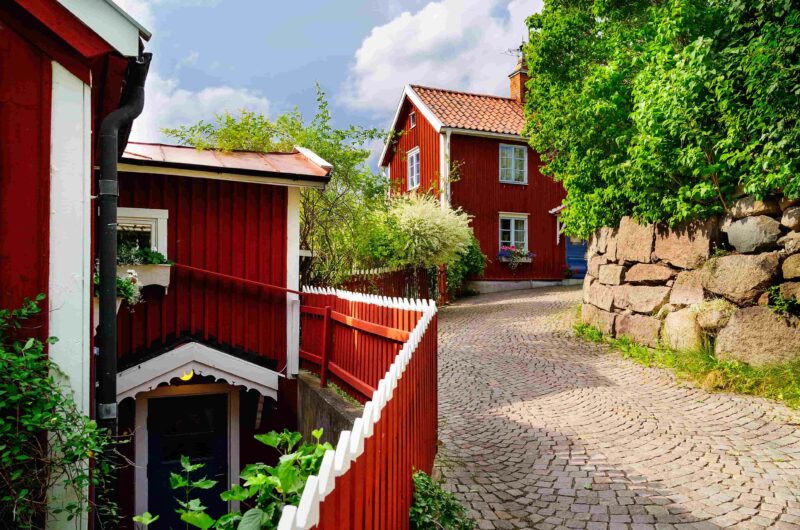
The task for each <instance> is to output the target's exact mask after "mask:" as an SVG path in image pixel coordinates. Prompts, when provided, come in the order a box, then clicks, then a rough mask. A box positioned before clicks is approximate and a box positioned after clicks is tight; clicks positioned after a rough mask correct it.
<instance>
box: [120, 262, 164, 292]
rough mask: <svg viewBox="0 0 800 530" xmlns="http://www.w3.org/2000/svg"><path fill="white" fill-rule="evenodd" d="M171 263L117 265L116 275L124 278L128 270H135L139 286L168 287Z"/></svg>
mask: <svg viewBox="0 0 800 530" xmlns="http://www.w3.org/2000/svg"><path fill="white" fill-rule="evenodd" d="M170 269H172V266H171V265H117V276H119V277H120V278H124V277H125V276H127V275H128V271H129V270H134V271H136V277H137V280H138V283H139V285H140V286H142V287H145V286H147V285H160V286H161V287H164V288H166V287H169V278H170Z"/></svg>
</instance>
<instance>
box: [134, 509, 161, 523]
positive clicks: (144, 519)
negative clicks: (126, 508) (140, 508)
mask: <svg viewBox="0 0 800 530" xmlns="http://www.w3.org/2000/svg"><path fill="white" fill-rule="evenodd" d="M159 517H161V516H160V515H152V514H151V513H150V512H144V513H143V514H142V515H134V516H133V521H134V522H136V523H140V524H143V525H145V526H148V525H150V524H152V523H155V522H156V521H158V518H159Z"/></svg>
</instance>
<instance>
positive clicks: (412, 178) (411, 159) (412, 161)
mask: <svg viewBox="0 0 800 530" xmlns="http://www.w3.org/2000/svg"><path fill="white" fill-rule="evenodd" d="M407 158H408V189H409V190H413V189H415V188H418V187H419V183H420V176H419V147H415V148H414V149H412V150H410V151H409V152H408V155H407Z"/></svg>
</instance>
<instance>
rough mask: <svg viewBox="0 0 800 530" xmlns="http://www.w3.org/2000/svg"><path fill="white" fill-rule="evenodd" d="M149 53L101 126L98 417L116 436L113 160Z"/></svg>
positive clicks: (134, 62) (135, 106)
mask: <svg viewBox="0 0 800 530" xmlns="http://www.w3.org/2000/svg"><path fill="white" fill-rule="evenodd" d="M152 57H153V54H151V53H143V54H141V56H140V57H139V58H138V59H131V61H130V64H129V65H128V71H127V73H126V76H125V88H124V89H123V91H122V97H121V99H120V107H119V108H118V109H117V110H115V111H113V112H111V113H110V114H109V115H108V116H106V117H105V118H104V119H103V122H102V123H101V124H100V179H99V182H98V209H99V215H98V222H97V231H98V237H97V241H98V247H99V248H98V258H99V261H100V264H99V273H100V286H99V292H100V325H99V326H98V337H97V345H98V349H99V357H98V359H97V369H96V381H97V385H98V389H97V416H96V417H97V420H98V425H99V426H100V427H101V428H104V429H107V430H108V433H109V435H110V436H112V437H113V436H116V434H117V203H118V200H119V186H118V183H117V160H118V159H119V155H120V151H121V150H122V149H123V148H124V145H121V144H120V141H119V135H120V131H122V133H123V136H125V138H124V140H123V142H122V144H124V143H126V142H127V132H129V131H130V126H131V124H132V123H133V120H134V119H136V117H138V116H139V114H141V113H142V109H143V108H144V82H145V79H146V78H147V72H148V70H149V69H150V60H151V59H152Z"/></svg>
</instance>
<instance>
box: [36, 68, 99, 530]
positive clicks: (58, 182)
mask: <svg viewBox="0 0 800 530" xmlns="http://www.w3.org/2000/svg"><path fill="white" fill-rule="evenodd" d="M51 66H52V76H53V78H52V79H53V82H52V107H51V114H50V190H49V194H50V220H49V225H50V236H49V243H48V244H49V248H50V255H49V264H48V266H49V278H48V286H47V291H48V298H47V300H46V301H45V304H46V307H44V308H43V309H44V311H46V312H47V315H48V325H49V329H48V333H49V334H50V335H53V336H55V337H58V338H59V341H58V342H57V343H55V344H51V345H50V346H49V348H48V354H49V356H50V359H52V360H53V362H54V363H55V364H56V365H57V366H58V367H59V369H60V372H54V374H53V375H54V376H55V377H57V378H59V379H60V380H61V379H62V376H63V381H62V382H63V384H64V387H65V389H66V390H65V391H66V392H67V393H69V394H71V395H72V397H73V399H74V400H75V404H76V405H77V407H78V410H79V411H80V412H82V413H83V414H90V413H91V410H90V409H91V407H90V396H91V394H92V389H91V384H90V381H91V378H90V359H91V324H90V322H91V306H92V296H91V285H92V276H91V274H92V264H91V258H90V257H91V241H92V237H91V230H90V226H91V215H92V209H91V190H92V164H91V145H92V142H91V130H92V125H91V123H92V121H91V112H92V99H91V98H92V91H91V88H90V87H89V86H87V85H86V84H84V83H83V82H82V81H81V80H80V79H78V78H77V77H75V76H74V75H73V74H71V73H70V72H69V71H67V69H65V68H64V67H63V66H61V65H60V64H59V63H57V62H53V63H52V65H51ZM85 464H86V465H87V466H88V460H87V462H86V463H85ZM48 496H49V498H50V499H52V500H54V501H55V502H54V506H59V505H61V504H62V503H67V502H77V500H78V499H76V498H74V497H73V496H72V493H71V492H69V491H67V490H66V489H64V488H62V487H61V486H60V485H56V486H54V487H53V488H52V489H51V490H50V491H49V492H48ZM87 525H88V517H85V516H79V517H77V518H75V519H73V520H72V521H67V517H66V513H62V514H58V515H56V516H54V517H53V518H52V519H51V520H49V521H48V525H47V527H48V528H49V529H68V528H69V529H72V530H77V529H84V528H86V527H87Z"/></svg>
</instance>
